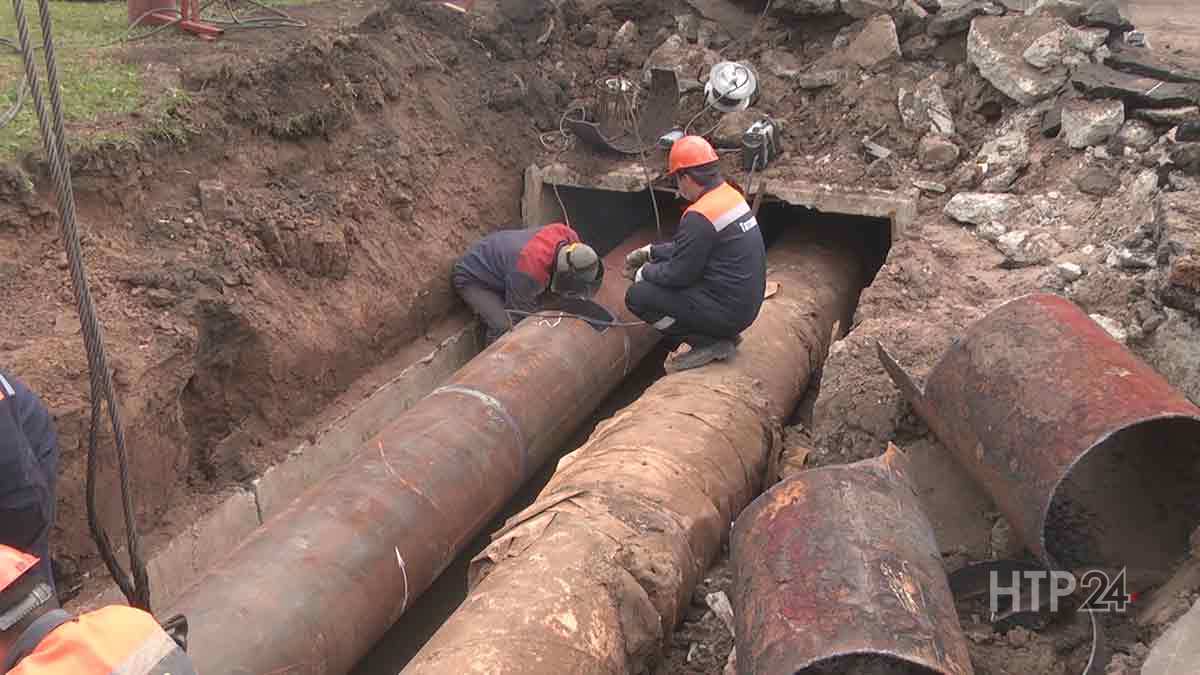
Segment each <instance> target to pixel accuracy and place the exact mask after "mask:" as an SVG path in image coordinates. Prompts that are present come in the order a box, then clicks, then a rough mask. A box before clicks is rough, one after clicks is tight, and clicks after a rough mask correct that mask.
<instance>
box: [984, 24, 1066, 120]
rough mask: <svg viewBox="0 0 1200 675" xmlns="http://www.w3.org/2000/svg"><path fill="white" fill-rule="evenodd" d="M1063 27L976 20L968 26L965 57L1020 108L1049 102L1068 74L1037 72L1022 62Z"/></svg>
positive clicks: (1058, 69)
mask: <svg viewBox="0 0 1200 675" xmlns="http://www.w3.org/2000/svg"><path fill="white" fill-rule="evenodd" d="M1063 26H1065V24H1064V23H1063V22H1062V21H1061V20H1059V19H1047V18H1041V17H1023V16H1017V17H1008V16H1005V17H979V18H977V19H975V20H974V21H972V22H971V31H970V33H968V35H967V55H968V56H969V57H970V59H971V63H973V64H974V65H975V67H976V68H978V69H979V73H980V74H981V75H983V77H984V78H985V79H987V81H989V82H991V83H992V85H993V86H995V87H996V88H997V89H999V90H1000V91H1001V92H1002V93H1003V94H1004V95H1005V96H1008V97H1009V98H1011V99H1013V100H1014V101H1016V102H1018V103H1021V104H1023V105H1032V104H1034V103H1037V102H1038V101H1041V100H1043V99H1046V98H1049V97H1050V96H1053V95H1054V94H1056V93H1058V91H1059V90H1060V89H1061V88H1062V86H1063V84H1064V83H1065V82H1066V81H1067V70H1066V68H1064V67H1054V68H1050V69H1048V70H1046V71H1043V70H1039V69H1038V68H1035V67H1034V66H1032V65H1030V64H1029V63H1028V62H1027V61H1026V60H1025V52H1026V51H1027V50H1028V49H1029V48H1030V47H1032V46H1033V44H1034V42H1035V41H1036V40H1038V39H1039V38H1041V37H1042V36H1044V35H1046V34H1047V33H1051V32H1053V31H1055V30H1058V29H1061V28H1062V27H1063Z"/></svg>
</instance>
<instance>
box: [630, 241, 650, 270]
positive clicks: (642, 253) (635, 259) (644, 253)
mask: <svg viewBox="0 0 1200 675" xmlns="http://www.w3.org/2000/svg"><path fill="white" fill-rule="evenodd" d="M648 262H650V244H646V245H645V246H643V247H641V248H639V249H637V250H634V251H631V252H630V253H629V255H627V256H625V265H626V266H628V267H630V268H634V267H641V266H642V265H645V264H646V263H648Z"/></svg>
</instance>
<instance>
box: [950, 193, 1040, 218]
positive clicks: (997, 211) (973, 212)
mask: <svg viewBox="0 0 1200 675" xmlns="http://www.w3.org/2000/svg"><path fill="white" fill-rule="evenodd" d="M1020 208H1021V200H1020V199H1019V198H1017V197H1015V196H1013V195H1006V194H988V193H981V192H960V193H958V194H956V195H954V197H953V198H952V199H951V200H950V202H949V203H947V204H946V208H945V210H944V211H945V214H946V215H947V216H949V217H951V218H953V219H954V220H957V221H959V222H960V223H968V224H971V225H985V224H988V223H991V222H994V221H996V220H998V219H1000V218H1001V217H1003V216H1005V215H1007V214H1009V213H1011V212H1013V211H1016V210H1018V209H1020Z"/></svg>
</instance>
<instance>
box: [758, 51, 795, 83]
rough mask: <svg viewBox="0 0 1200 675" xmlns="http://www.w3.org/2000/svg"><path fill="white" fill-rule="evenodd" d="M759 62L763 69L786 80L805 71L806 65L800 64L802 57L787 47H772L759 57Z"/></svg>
mask: <svg viewBox="0 0 1200 675" xmlns="http://www.w3.org/2000/svg"><path fill="white" fill-rule="evenodd" d="M758 63H759V66H760V67H761V69H762V70H763V71H765V72H768V73H770V74H772V75H774V76H775V77H782V78H783V79H785V80H790V79H792V78H794V77H796V76H797V75H799V74H800V73H802V72H804V66H802V65H801V64H800V59H799V58H797V57H796V55H795V54H793V53H792V52H790V51H787V50H785V49H770V50H767V51H766V52H763V54H762V56H760V57H759V58H758Z"/></svg>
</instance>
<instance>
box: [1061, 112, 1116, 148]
mask: <svg viewBox="0 0 1200 675" xmlns="http://www.w3.org/2000/svg"><path fill="white" fill-rule="evenodd" d="M1124 123H1125V104H1124V103H1122V102H1121V101H1080V100H1076V101H1070V102H1068V103H1067V104H1066V105H1064V106H1063V111H1062V134H1063V140H1064V141H1065V142H1066V144H1067V145H1068V146H1070V147H1072V148H1075V149H1077V150H1079V149H1083V148H1086V147H1089V146H1092V145H1100V144H1101V143H1104V142H1106V141H1107V140H1108V139H1109V138H1110V137H1112V136H1114V135H1116V134H1117V132H1119V131H1120V130H1121V125H1123V124H1124Z"/></svg>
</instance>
